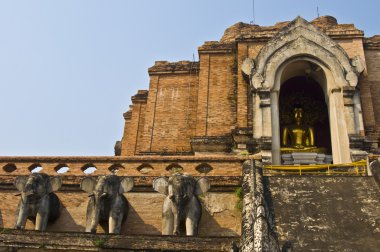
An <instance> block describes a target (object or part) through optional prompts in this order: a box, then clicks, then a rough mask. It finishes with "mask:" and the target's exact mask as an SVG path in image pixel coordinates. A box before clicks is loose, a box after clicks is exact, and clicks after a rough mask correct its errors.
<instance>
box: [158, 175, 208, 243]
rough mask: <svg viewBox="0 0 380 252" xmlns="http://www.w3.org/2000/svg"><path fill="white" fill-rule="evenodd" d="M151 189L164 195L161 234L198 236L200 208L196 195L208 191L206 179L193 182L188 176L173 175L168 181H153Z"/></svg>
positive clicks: (160, 179)
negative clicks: (184, 233)
mask: <svg viewBox="0 0 380 252" xmlns="http://www.w3.org/2000/svg"><path fill="white" fill-rule="evenodd" d="M153 188H154V190H156V191H157V192H159V193H162V194H164V195H166V196H167V197H166V198H165V201H164V205H163V209H162V211H163V213H162V218H163V220H162V234H164V235H173V234H174V235H180V234H182V233H183V232H184V230H186V235H197V234H198V223H199V220H200V217H201V214H202V207H201V204H200V203H199V200H198V198H197V196H198V195H200V194H203V193H205V192H207V191H208V190H209V189H210V184H209V181H208V180H207V179H206V178H200V179H198V180H195V179H194V178H193V177H192V176H190V175H183V174H174V175H173V176H171V177H170V178H169V179H167V178H165V177H159V178H157V179H155V180H154V181H153Z"/></svg>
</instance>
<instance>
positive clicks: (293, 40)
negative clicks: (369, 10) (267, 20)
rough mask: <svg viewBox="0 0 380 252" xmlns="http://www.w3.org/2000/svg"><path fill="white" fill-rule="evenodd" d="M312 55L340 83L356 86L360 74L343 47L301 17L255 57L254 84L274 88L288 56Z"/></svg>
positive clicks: (269, 42)
mask: <svg viewBox="0 0 380 252" xmlns="http://www.w3.org/2000/svg"><path fill="white" fill-rule="evenodd" d="M296 57H303V58H305V57H310V58H311V59H313V60H316V61H317V62H320V65H321V66H322V65H323V66H324V67H326V68H327V69H329V70H330V71H331V72H332V75H333V76H334V78H335V83H336V85H338V86H337V87H343V86H356V85H357V82H358V77H357V73H356V71H355V69H354V68H353V66H352V65H351V63H350V59H349V57H348V55H347V53H346V52H345V51H344V49H343V48H342V47H341V46H340V45H339V44H337V43H336V42H335V41H333V40H332V39H331V38H330V37H328V36H327V35H326V34H325V33H323V32H322V31H321V30H319V29H318V28H317V27H315V26H314V25H312V24H310V23H309V22H307V21H306V20H305V19H303V18H301V17H297V18H296V19H295V20H293V21H292V22H291V23H289V25H287V26H286V27H284V28H283V29H282V30H281V31H279V32H278V33H277V34H276V35H275V36H274V37H273V38H272V39H271V40H269V41H268V43H267V44H266V45H265V46H264V47H263V48H262V49H261V50H260V52H259V54H258V55H257V57H256V59H255V63H256V64H255V65H256V68H255V69H253V76H252V85H253V86H254V87H255V88H260V87H264V88H273V84H274V78H275V75H276V70H277V69H278V68H279V67H280V66H281V65H282V64H283V63H284V62H286V61H287V60H289V59H294V58H296Z"/></svg>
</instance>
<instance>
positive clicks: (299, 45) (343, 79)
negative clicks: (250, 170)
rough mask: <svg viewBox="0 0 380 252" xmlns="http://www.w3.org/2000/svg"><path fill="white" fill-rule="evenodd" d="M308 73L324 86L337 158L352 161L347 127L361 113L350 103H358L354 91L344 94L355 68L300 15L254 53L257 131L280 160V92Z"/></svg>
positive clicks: (257, 136) (355, 128) (352, 125)
mask: <svg viewBox="0 0 380 252" xmlns="http://www.w3.org/2000/svg"><path fill="white" fill-rule="evenodd" d="M306 74H307V75H309V76H311V77H312V78H313V79H314V80H316V81H317V82H318V83H319V85H320V86H321V88H322V90H323V92H324V96H325V101H326V104H327V107H328V114H329V121H330V134H331V143H332V146H331V147H332V155H333V162H334V163H346V162H350V161H351V157H350V148H349V132H350V133H356V131H358V130H360V125H356V124H357V122H360V121H362V119H361V114H359V113H356V112H357V111H356V112H355V110H354V109H353V106H351V105H350V104H351V103H355V101H354V100H355V99H353V95H352V96H351V97H349V96H347V95H346V94H347V93H349V92H348V91H350V92H351V91H353V90H355V87H356V85H357V81H358V77H357V73H356V72H355V69H354V68H353V67H352V66H351V65H350V59H349V58H348V56H347V54H346V52H345V51H344V50H343V49H342V48H341V47H340V46H339V45H338V44H337V43H335V42H334V41H333V40H332V39H330V38H329V37H328V36H327V35H325V34H324V33H322V32H321V31H320V30H318V29H317V28H316V27H314V26H313V25H311V24H310V23H308V22H307V21H306V20H304V19H302V18H300V17H298V18H297V19H295V20H294V21H293V22H291V23H290V24H289V25H288V26H286V27H285V28H284V29H283V30H282V31H280V32H279V33H278V34H277V35H276V36H275V37H273V38H272V39H271V40H270V41H269V42H268V43H267V44H266V45H265V46H264V47H263V48H262V49H261V50H260V52H259V54H258V56H257V58H256V59H255V68H254V69H253V70H252V74H251V82H250V83H251V86H252V89H253V90H254V92H253V96H252V99H253V102H252V104H253V111H254V115H253V118H254V119H253V120H254V121H253V137H254V138H255V139H258V141H260V139H264V140H265V141H267V142H268V141H269V142H271V150H270V155H271V158H272V163H274V164H280V163H281V158H280V125H279V92H280V90H281V86H282V84H283V83H284V82H285V81H286V80H287V79H289V78H292V77H295V76H304V75H306ZM351 93H353V92H351ZM347 98H348V99H347ZM347 100H350V101H349V102H347ZM351 101H352V102H351ZM359 103H360V102H359ZM346 105H347V106H346ZM359 117H360V118H359ZM261 141H262V140H261Z"/></svg>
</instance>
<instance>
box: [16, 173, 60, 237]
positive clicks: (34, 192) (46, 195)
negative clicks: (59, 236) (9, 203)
mask: <svg viewBox="0 0 380 252" xmlns="http://www.w3.org/2000/svg"><path fill="white" fill-rule="evenodd" d="M14 185H15V186H16V188H17V189H18V190H19V191H20V192H21V193H20V194H18V195H21V199H20V202H19V204H18V207H17V210H16V225H15V228H16V229H24V228H25V224H26V220H27V218H29V219H31V220H32V221H33V222H34V223H35V230H39V231H45V230H46V226H47V223H48V221H54V220H56V219H57V218H58V217H59V215H60V213H61V207H62V205H61V202H60V200H59V199H58V197H57V195H56V194H55V193H53V192H54V191H57V190H58V189H59V188H61V185H62V180H61V178H60V177H52V178H50V177H49V176H48V175H47V174H44V173H33V174H31V175H30V176H18V177H16V179H15V181H14Z"/></svg>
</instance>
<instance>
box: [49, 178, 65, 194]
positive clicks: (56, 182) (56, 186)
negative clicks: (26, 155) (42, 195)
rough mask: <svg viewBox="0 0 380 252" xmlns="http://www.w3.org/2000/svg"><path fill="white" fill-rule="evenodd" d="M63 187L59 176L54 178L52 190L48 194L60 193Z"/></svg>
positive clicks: (51, 180) (51, 182) (51, 181)
mask: <svg viewBox="0 0 380 252" xmlns="http://www.w3.org/2000/svg"><path fill="white" fill-rule="evenodd" d="M61 186H62V179H61V177H59V176H56V177H53V178H51V179H50V188H49V189H50V190H49V191H48V193H51V192H55V191H58V190H59V188H61Z"/></svg>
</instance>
